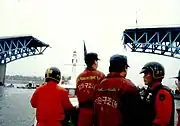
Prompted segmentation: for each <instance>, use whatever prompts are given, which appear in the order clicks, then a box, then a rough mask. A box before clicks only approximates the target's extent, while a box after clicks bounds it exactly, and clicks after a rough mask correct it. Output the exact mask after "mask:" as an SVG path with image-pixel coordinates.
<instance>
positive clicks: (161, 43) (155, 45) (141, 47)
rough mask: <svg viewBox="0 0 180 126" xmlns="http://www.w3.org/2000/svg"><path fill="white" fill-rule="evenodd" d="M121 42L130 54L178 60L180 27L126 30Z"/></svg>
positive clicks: (179, 54) (179, 57) (179, 55)
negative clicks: (155, 55)
mask: <svg viewBox="0 0 180 126" xmlns="http://www.w3.org/2000/svg"><path fill="white" fill-rule="evenodd" d="M123 41H124V44H125V45H127V46H128V47H129V48H130V49H131V51H132V52H142V53H152V54H158V55H164V56H169V57H174V58H178V59H180V27H171V28H140V29H139V28H136V29H126V30H125V31H124V32H123Z"/></svg>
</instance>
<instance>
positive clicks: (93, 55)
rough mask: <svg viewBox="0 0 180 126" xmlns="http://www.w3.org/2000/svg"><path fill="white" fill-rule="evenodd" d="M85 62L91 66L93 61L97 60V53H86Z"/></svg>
mask: <svg viewBox="0 0 180 126" xmlns="http://www.w3.org/2000/svg"><path fill="white" fill-rule="evenodd" d="M84 60H85V63H86V65H87V67H92V65H93V64H94V62H95V61H97V60H99V58H98V54H97V53H88V54H86V56H85V59H84Z"/></svg>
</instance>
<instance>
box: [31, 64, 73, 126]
mask: <svg viewBox="0 0 180 126" xmlns="http://www.w3.org/2000/svg"><path fill="white" fill-rule="evenodd" d="M60 80H61V72H60V70H59V69H58V68H56V67H51V68H49V69H47V70H46V73H45V81H46V84H45V85H42V86H40V87H39V88H37V89H36V91H35V92H34V94H33V95H32V98H31V100H30V103H31V105H32V107H33V108H36V120H37V126H62V122H63V120H64V119H65V111H68V110H69V111H70V110H73V109H75V108H74V107H73V106H72V104H71V102H70V100H69V97H68V92H67V91H66V90H65V89H64V88H62V87H60V86H58V83H59V81H60Z"/></svg>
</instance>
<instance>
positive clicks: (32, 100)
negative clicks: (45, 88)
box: [30, 89, 38, 108]
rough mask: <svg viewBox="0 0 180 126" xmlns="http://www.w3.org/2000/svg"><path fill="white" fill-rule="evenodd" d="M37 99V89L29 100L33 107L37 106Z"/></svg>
mask: <svg viewBox="0 0 180 126" xmlns="http://www.w3.org/2000/svg"><path fill="white" fill-rule="evenodd" d="M37 100H38V89H36V90H35V92H34V93H33V95H32V97H31V100H30V103H31V106H32V107H33V108H37V102H38V101H37Z"/></svg>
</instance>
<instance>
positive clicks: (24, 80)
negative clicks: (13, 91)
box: [5, 75, 44, 84]
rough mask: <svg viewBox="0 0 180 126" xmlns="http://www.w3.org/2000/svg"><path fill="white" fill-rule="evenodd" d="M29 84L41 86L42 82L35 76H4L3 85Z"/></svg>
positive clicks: (41, 78)
mask: <svg viewBox="0 0 180 126" xmlns="http://www.w3.org/2000/svg"><path fill="white" fill-rule="evenodd" d="M29 82H34V83H36V84H41V83H43V82H44V78H43V77H37V76H22V75H6V77H5V83H9V84H11V83H12V84H28V83H29Z"/></svg>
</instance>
